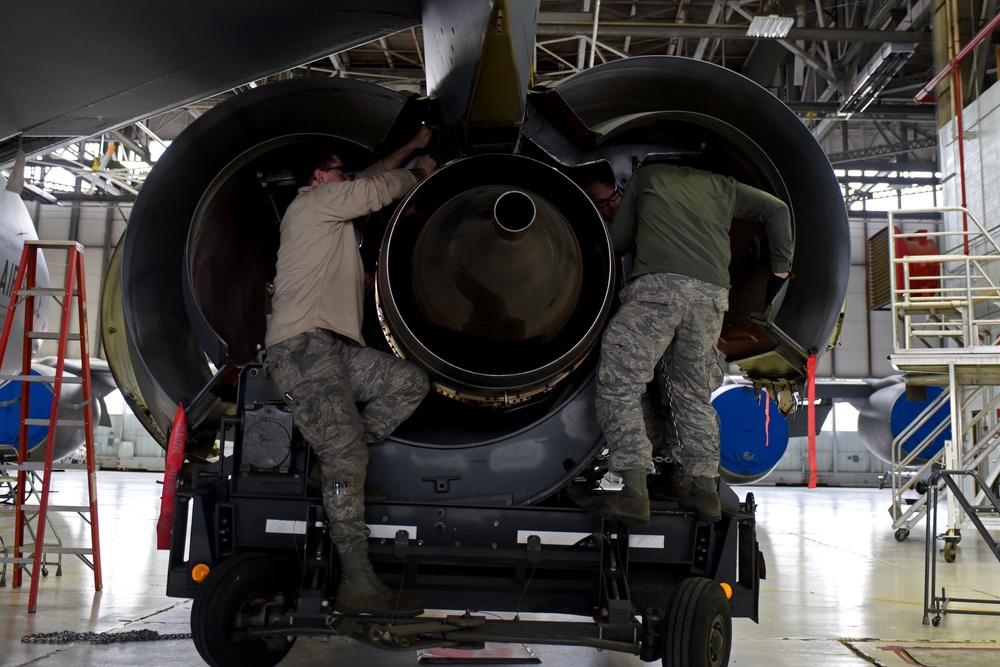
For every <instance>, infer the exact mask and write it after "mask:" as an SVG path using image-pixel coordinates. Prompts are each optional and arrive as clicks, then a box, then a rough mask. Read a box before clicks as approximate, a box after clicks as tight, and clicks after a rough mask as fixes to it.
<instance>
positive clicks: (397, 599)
mask: <svg viewBox="0 0 1000 667" xmlns="http://www.w3.org/2000/svg"><path fill="white" fill-rule="evenodd" d="M340 568H341V577H340V586H339V587H338V588H337V597H336V598H335V599H334V601H333V608H334V609H335V610H337V611H339V612H340V613H342V614H373V615H376V616H419V615H420V614H422V613H424V605H423V603H422V602H420V600H418V599H417V598H414V597H409V596H406V595H402V594H398V595H397V594H396V593H394V592H393V591H391V590H389V587H388V586H386V585H385V584H383V583H382V581H381V580H380V579H379V578H378V577H377V576H375V570H373V569H372V564H371V561H370V560H369V559H368V543H367V542H365V543H362V544H361V546H360V547H358V548H356V549H348V550H344V551H341V552H340Z"/></svg>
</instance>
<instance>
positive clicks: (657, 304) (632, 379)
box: [596, 273, 729, 477]
mask: <svg viewBox="0 0 1000 667" xmlns="http://www.w3.org/2000/svg"><path fill="white" fill-rule="evenodd" d="M620 298H621V306H620V308H619V309H618V312H617V313H615V316H614V317H613V318H612V319H611V323H610V324H609V325H608V327H607V329H606V330H605V332H604V336H603V338H602V342H601V346H602V347H601V357H600V362H599V364H598V369H597V401H596V405H597V418H598V420H599V421H600V423H601V427H602V428H603V429H604V436H605V438H606V439H607V443H608V449H609V451H610V458H609V468H610V469H611V470H612V471H613V472H619V473H620V472H622V471H625V470H635V469H640V470H641V469H645V470H647V471H649V472H655V471H656V469H655V467H654V466H653V459H652V443H651V442H650V437H651V435H653V434H650V433H647V431H646V427H645V423H646V421H645V418H644V413H645V415H646V416H647V417H648V416H649V415H650V411H651V407H652V406H651V405H650V398H649V397H647V398H646V399H645V400H646V403H647V405H646V409H645V410H644V409H643V398H642V396H643V393H644V392H645V391H646V384H647V383H648V382H650V381H651V380H652V379H653V372H654V369H655V368H656V365H657V364H658V363H659V362H660V359H661V358H662V357H663V356H664V354H667V355H668V360H667V363H665V364H664V373H665V380H666V384H667V386H668V387H669V393H670V408H671V410H672V412H673V416H674V418H673V420H672V421H673V426H674V427H675V428H676V432H677V439H678V440H679V445H680V446H679V449H677V450H675V451H673V452H670V453H671V455H673V456H674V458H676V459H677V460H678V461H679V462H680V463H681V465H682V466H683V467H684V470H685V472H686V474H687V475H690V476H692V477H718V476H719V421H718V415H717V413H716V412H715V409H714V408H713V407H712V401H711V394H712V389H713V388H714V387H715V386H716V385H717V384H718V382H717V380H718V376H719V366H718V353H717V352H716V348H715V345H716V342H717V341H718V339H719V332H720V330H721V329H722V318H723V316H724V315H725V311H726V308H727V307H728V304H729V290H728V289H727V288H724V287H719V286H717V285H712V284H710V283H706V282H704V281H701V280H697V279H694V278H687V277H685V276H679V275H675V274H671V273H650V274H645V275H642V276H639V277H638V278H636V279H635V280H633V281H631V282H630V283H629V284H628V285H626V286H625V287H624V288H623V289H622V291H621V293H620ZM666 430H667V431H669V430H670V429H669V428H668V429H666ZM654 437H661V436H659V434H656V435H654Z"/></svg>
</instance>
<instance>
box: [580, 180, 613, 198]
mask: <svg viewBox="0 0 1000 667" xmlns="http://www.w3.org/2000/svg"><path fill="white" fill-rule="evenodd" d="M602 185H606V186H607V187H609V188H612V189H617V187H618V184H617V183H615V179H614V178H611V177H609V176H594V177H593V178H591V179H590V180H589V181H587V185H586V186H584V188H583V191H584V192H586V193H587V196H588V197H590V198H593V196H594V190H595V189H596V188H598V187H600V186H602Z"/></svg>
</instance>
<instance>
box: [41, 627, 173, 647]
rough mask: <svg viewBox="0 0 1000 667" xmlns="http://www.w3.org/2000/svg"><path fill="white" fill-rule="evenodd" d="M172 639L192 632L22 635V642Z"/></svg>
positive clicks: (136, 631)
mask: <svg viewBox="0 0 1000 667" xmlns="http://www.w3.org/2000/svg"><path fill="white" fill-rule="evenodd" d="M172 639H191V633H190V632H186V633H178V634H165V635H161V634H160V633H159V632H157V631H156V630H126V631H125V632H71V631H69V630H62V631H60V632H42V633H39V634H35V635H24V636H23V637H21V643H22V644H69V643H71V642H79V641H88V642H90V643H91V644H115V643H125V642H152V641H167V640H172Z"/></svg>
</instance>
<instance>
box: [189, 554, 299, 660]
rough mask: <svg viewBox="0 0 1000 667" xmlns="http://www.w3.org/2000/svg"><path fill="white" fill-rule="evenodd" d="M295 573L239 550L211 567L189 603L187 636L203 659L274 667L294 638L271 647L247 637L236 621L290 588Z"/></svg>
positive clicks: (270, 559)
mask: <svg viewBox="0 0 1000 667" xmlns="http://www.w3.org/2000/svg"><path fill="white" fill-rule="evenodd" d="M294 575H295V573H294V568H289V567H287V566H282V564H280V563H279V561H278V560H277V559H276V558H272V557H271V556H267V555H264V554H259V553H243V554H238V555H236V556H233V557H231V558H228V559H226V560H225V561H223V562H222V564H220V565H219V566H217V567H215V568H213V569H212V571H211V572H210V573H209V575H208V577H207V578H206V579H205V581H204V582H203V583H202V584H201V587H200V588H199V589H198V592H197V593H195V596H194V604H193V605H192V606H191V637H192V639H193V640H194V645H195V648H197V649H198V653H199V655H201V657H202V659H203V660H204V661H205V662H207V663H208V664H209V665H211V667H230V666H232V665H240V667H273V666H274V665H276V664H278V663H279V662H281V661H282V659H284V657H285V656H286V655H288V652H289V651H290V650H291V649H292V645H293V644H294V643H295V638H294V637H292V638H291V639H286V640H285V641H284V642H282V643H281V645H280V646H279V647H277V648H275V647H274V645H273V643H272V644H271V645H268V644H267V643H265V642H263V641H252V640H248V639H247V637H246V635H245V634H241V632H240V630H239V629H237V627H236V623H235V621H236V618H237V617H238V616H239V615H240V614H241V613H245V612H246V611H247V610H249V609H252V608H254V607H257V606H259V605H260V604H263V603H266V602H268V601H270V599H271V598H272V597H273V596H274V594H275V593H277V592H279V591H289V590H290V587H291V586H294V585H295V581H294V578H295V577H294Z"/></svg>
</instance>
